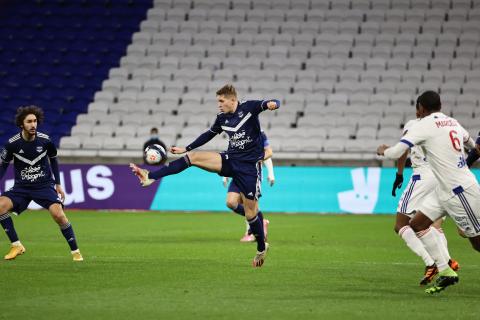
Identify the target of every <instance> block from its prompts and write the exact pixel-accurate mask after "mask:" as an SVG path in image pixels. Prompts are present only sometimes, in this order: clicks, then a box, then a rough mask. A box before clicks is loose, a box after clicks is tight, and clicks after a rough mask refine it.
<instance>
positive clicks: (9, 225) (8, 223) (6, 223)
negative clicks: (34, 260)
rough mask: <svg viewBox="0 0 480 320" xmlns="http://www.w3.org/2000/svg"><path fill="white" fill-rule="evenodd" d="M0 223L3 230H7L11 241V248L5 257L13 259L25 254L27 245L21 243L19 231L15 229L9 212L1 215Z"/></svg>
mask: <svg viewBox="0 0 480 320" xmlns="http://www.w3.org/2000/svg"><path fill="white" fill-rule="evenodd" d="M0 224H1V225H2V228H3V230H5V233H6V234H7V237H8V239H9V240H10V243H11V245H10V250H9V251H8V253H7V254H6V255H5V257H4V259H5V260H13V259H15V258H16V257H17V256H19V255H22V254H24V253H25V247H24V246H23V245H22V244H21V243H20V240H18V236H17V232H16V231H15V227H14V225H13V220H12V217H10V214H9V213H5V214H2V215H0Z"/></svg>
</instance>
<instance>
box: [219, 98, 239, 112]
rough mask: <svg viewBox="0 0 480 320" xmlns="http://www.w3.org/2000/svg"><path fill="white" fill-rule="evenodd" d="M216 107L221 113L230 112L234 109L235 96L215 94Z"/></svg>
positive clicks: (235, 104) (235, 103)
mask: <svg viewBox="0 0 480 320" xmlns="http://www.w3.org/2000/svg"><path fill="white" fill-rule="evenodd" d="M217 102H218V108H219V109H220V111H221V112H223V113H231V112H233V111H235V107H236V106H237V99H236V98H235V97H233V96H232V97H226V96H224V95H221V96H217Z"/></svg>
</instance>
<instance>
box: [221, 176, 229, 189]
mask: <svg viewBox="0 0 480 320" xmlns="http://www.w3.org/2000/svg"><path fill="white" fill-rule="evenodd" d="M222 180H223V186H224V187H225V188H226V187H227V186H228V177H223V179H222Z"/></svg>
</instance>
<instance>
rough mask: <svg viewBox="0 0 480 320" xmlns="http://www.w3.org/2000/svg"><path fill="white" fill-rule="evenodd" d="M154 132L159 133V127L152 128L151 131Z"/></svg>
mask: <svg viewBox="0 0 480 320" xmlns="http://www.w3.org/2000/svg"><path fill="white" fill-rule="evenodd" d="M152 132H156V133H158V129H157V127H153V128H152V129H150V133H152Z"/></svg>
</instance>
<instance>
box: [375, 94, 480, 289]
mask: <svg viewBox="0 0 480 320" xmlns="http://www.w3.org/2000/svg"><path fill="white" fill-rule="evenodd" d="M418 102H419V103H418V112H419V115H420V117H421V120H420V121H418V122H417V123H416V124H415V125H413V126H412V128H410V130H409V131H408V132H407V134H405V136H403V138H402V139H401V140H400V142H399V143H397V144H396V145H395V146H393V147H389V146H387V145H381V146H379V147H378V148H377V154H379V155H384V156H385V157H387V158H390V159H398V158H399V157H400V156H402V155H403V154H404V153H405V151H407V150H408V149H409V148H411V147H413V146H414V145H418V146H420V147H422V150H423V151H424V152H425V155H426V158H427V159H428V163H429V164H430V166H431V169H432V172H433V174H434V175H435V177H436V178H437V181H438V185H437V187H436V188H435V192H432V193H430V194H428V195H427V196H426V197H425V198H424V199H423V201H422V202H421V204H420V205H419V207H418V208H417V209H416V213H415V216H414V217H413V218H412V220H410V227H411V228H412V229H413V231H415V232H416V234H417V236H418V238H419V239H420V240H421V241H422V243H423V244H424V246H425V248H426V249H427V251H428V252H429V253H430V255H431V256H432V258H433V259H434V260H435V263H436V265H437V268H438V270H439V276H438V278H437V280H436V281H435V284H434V285H433V286H432V287H430V288H428V289H426V290H425V292H426V293H429V294H433V293H436V292H440V291H442V290H444V289H445V288H446V287H448V286H450V285H453V284H455V283H457V282H458V280H459V279H458V275H457V273H456V272H455V271H453V270H452V269H451V268H450V266H449V265H448V259H447V257H445V256H444V254H443V253H442V250H441V249H440V245H439V244H440V242H439V241H438V237H437V236H436V235H435V234H434V233H433V232H431V229H430V228H429V227H430V225H431V224H432V223H433V221H435V220H437V219H439V218H442V217H443V216H445V215H446V214H448V215H449V216H450V217H451V218H452V219H453V220H454V221H455V223H456V225H457V227H458V228H459V229H460V230H461V231H462V232H463V233H464V234H465V235H466V236H467V237H468V238H469V240H470V242H471V244H472V246H473V248H474V249H475V250H477V251H480V187H479V185H478V182H477V179H476V178H475V176H474V175H473V173H472V172H471V171H470V170H469V169H468V167H467V164H466V161H465V156H464V145H465V146H466V147H468V148H469V149H471V148H474V147H475V142H474V141H473V139H472V138H471V137H470V135H469V134H468V132H467V131H466V130H465V129H464V128H463V127H462V126H461V125H460V124H459V123H458V122H457V120H455V119H453V118H451V117H448V116H446V115H445V114H443V113H442V112H440V109H441V102H440V96H439V95H438V93H436V92H434V91H426V92H424V93H423V94H422V95H421V96H420V97H419V98H418Z"/></svg>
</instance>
